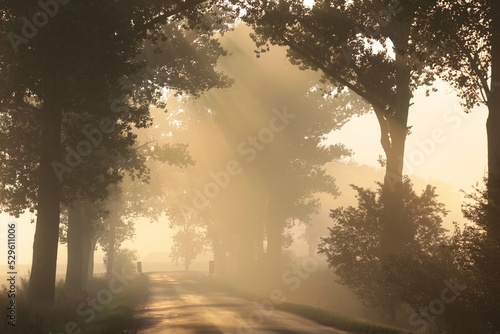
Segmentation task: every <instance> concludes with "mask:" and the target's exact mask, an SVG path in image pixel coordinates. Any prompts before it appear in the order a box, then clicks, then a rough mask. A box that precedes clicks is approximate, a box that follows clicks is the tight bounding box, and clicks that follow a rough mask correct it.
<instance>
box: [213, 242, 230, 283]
mask: <svg viewBox="0 0 500 334" xmlns="http://www.w3.org/2000/svg"><path fill="white" fill-rule="evenodd" d="M213 245H214V262H215V276H217V277H226V276H227V252H226V249H225V247H224V244H223V243H222V241H220V240H216V241H214V243H213Z"/></svg>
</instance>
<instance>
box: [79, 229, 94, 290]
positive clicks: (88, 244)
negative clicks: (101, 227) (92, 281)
mask: <svg viewBox="0 0 500 334" xmlns="http://www.w3.org/2000/svg"><path fill="white" fill-rule="evenodd" d="M91 253H92V254H91ZM93 253H94V251H93V247H92V233H91V231H90V227H89V226H88V225H87V226H85V230H84V232H83V236H82V276H81V277H82V290H83V291H87V287H88V281H89V276H90V275H89V271H90V259H91V258H92V268H93V267H94V263H93V260H94V256H93ZM92 275H93V273H92Z"/></svg>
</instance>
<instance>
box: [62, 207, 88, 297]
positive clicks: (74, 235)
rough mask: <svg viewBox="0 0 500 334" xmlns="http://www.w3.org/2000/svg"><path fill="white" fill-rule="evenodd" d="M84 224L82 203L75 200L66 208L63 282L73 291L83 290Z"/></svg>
mask: <svg viewBox="0 0 500 334" xmlns="http://www.w3.org/2000/svg"><path fill="white" fill-rule="evenodd" d="M84 224H85V217H84V213H83V208H82V203H81V202H80V201H75V202H74V203H73V205H72V207H70V208H69V210H68V245H67V246H68V264H67V268H66V282H65V286H66V288H67V289H69V290H71V291H73V292H82V291H84V290H83V289H84V287H83V285H84V282H83V281H84V276H83V275H84V273H83V267H84V266H87V262H85V261H84V259H83V253H84V245H83V235H84Z"/></svg>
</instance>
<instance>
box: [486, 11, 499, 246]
mask: <svg viewBox="0 0 500 334" xmlns="http://www.w3.org/2000/svg"><path fill="white" fill-rule="evenodd" d="M490 10H491V16H492V19H493V21H492V27H491V29H492V34H491V41H490V42H491V84H490V95H489V96H488V120H487V121H486V132H487V140H488V179H487V189H488V199H489V201H490V202H491V204H493V207H498V205H500V131H499V129H500V17H499V15H498V13H499V11H500V2H499V1H491V9H490ZM496 219H498V217H492V219H490V220H491V223H490V222H489V223H488V230H489V232H490V234H491V233H493V234H495V235H497V237H500V224H498V222H497V221H496Z"/></svg>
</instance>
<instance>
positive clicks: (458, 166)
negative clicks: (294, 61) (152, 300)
mask: <svg viewBox="0 0 500 334" xmlns="http://www.w3.org/2000/svg"><path fill="white" fill-rule="evenodd" d="M227 37H228V38H231V33H229V34H228V36H227ZM244 44H245V45H246V46H249V47H248V50H246V51H247V52H248V53H250V54H253V47H252V44H251V43H247V42H245V43H244ZM272 52H276V53H278V55H279V54H280V53H281V55H282V60H281V61H282V62H286V60H284V59H283V57H284V52H283V51H282V50H278V49H276V48H275V49H273V51H272ZM290 71H297V74H298V75H300V71H299V70H297V69H296V68H294V67H293V66H291V65H290ZM438 87H439V91H438V92H437V93H433V94H432V95H431V96H430V97H425V91H424V90H422V91H418V92H417V94H416V96H415V99H414V101H413V102H414V105H413V106H412V107H411V110H410V118H409V125H410V126H413V127H412V129H411V131H412V134H411V135H410V136H409V137H408V139H407V145H406V155H405V157H406V162H405V165H406V168H405V172H406V173H407V174H410V175H419V176H421V177H424V178H430V179H440V180H443V181H445V182H448V183H451V184H453V185H454V186H455V187H456V188H457V190H458V189H460V188H465V189H470V186H471V185H472V184H473V183H475V182H477V181H480V180H481V178H482V176H483V175H484V173H485V170H486V132H485V122H486V117H487V113H486V110H485V108H484V107H483V108H478V109H477V110H475V111H474V112H473V113H472V114H471V115H467V114H465V113H463V111H462V109H461V107H460V105H459V100H458V98H457V97H456V96H455V94H454V92H453V91H452V90H451V88H449V87H447V86H446V85H444V84H439V85H438ZM379 136H380V131H379V127H378V123H377V119H376V117H375V115H374V114H373V113H370V114H367V115H364V116H361V117H355V118H353V119H352V120H351V121H350V122H349V123H348V124H346V126H345V127H344V128H343V129H342V130H341V131H338V132H336V133H334V134H332V135H331V138H330V140H331V141H332V142H341V143H343V144H345V145H346V146H347V147H349V148H351V149H352V150H353V151H354V152H355V155H354V156H353V159H354V160H355V161H357V162H359V163H362V164H368V165H372V166H377V167H378V166H379V164H378V162H377V159H378V156H379V155H383V151H382V148H381V145H380V143H379ZM354 181H355V180H353V182H354ZM35 218H36V217H35V216H34V215H31V214H26V215H23V216H22V217H21V218H20V219H14V218H12V217H9V216H8V215H5V214H2V215H0V219H1V221H2V223H6V222H9V221H17V222H18V243H19V245H18V247H19V251H18V261H19V263H29V262H30V261H31V257H32V244H33V235H34V228H35V224H31V223H30V219H35ZM0 226H1V230H0V238H1V240H0V247H2V249H4V248H5V236H6V227H5V226H6V224H1V225H0ZM136 229H137V237H136V239H135V241H133V243H132V242H128V243H126V246H127V247H129V248H135V249H137V250H138V254H139V260H141V259H143V258H144V257H145V256H146V255H147V254H148V253H150V252H167V251H170V244H169V243H168V242H166V240H170V236H171V235H172V233H171V231H170V230H169V228H168V225H167V224H166V223H165V222H163V223H153V224H150V223H149V222H147V221H143V222H137V224H136ZM0 254H6V252H5V251H2V252H1V253H0ZM166 260H168V259H166ZM101 261H102V254H101V253H99V254H97V256H96V262H101ZM65 262H66V248H65V247H63V246H61V247H60V251H59V259H58V263H65ZM4 263H5V261H4V260H2V261H0V264H1V267H0V270H2V272H3V271H5V270H4V269H5V265H4Z"/></svg>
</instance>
